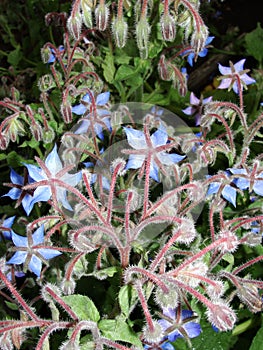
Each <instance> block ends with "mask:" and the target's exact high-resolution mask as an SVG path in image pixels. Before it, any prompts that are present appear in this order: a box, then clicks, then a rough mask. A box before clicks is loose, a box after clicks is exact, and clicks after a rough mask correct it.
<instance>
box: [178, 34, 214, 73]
mask: <svg viewBox="0 0 263 350" xmlns="http://www.w3.org/2000/svg"><path fill="white" fill-rule="evenodd" d="M214 38H215V37H214V36H209V37H208V38H207V39H206V42H205V48H204V49H203V50H202V51H200V52H199V53H198V55H196V53H195V50H194V49H186V50H184V51H183V52H182V53H181V56H187V62H188V63H189V64H190V66H191V67H193V65H194V59H195V60H196V58H197V57H198V56H199V57H205V56H206V55H207V53H208V47H209V44H211V42H212V41H213V40H214Z"/></svg>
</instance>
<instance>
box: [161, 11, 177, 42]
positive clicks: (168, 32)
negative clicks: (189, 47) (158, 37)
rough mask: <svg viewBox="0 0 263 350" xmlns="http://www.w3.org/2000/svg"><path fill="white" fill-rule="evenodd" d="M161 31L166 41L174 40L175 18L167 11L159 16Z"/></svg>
mask: <svg viewBox="0 0 263 350" xmlns="http://www.w3.org/2000/svg"><path fill="white" fill-rule="evenodd" d="M160 22H161V31H162V36H163V39H164V40H166V41H174V39H175V19H174V17H172V16H171V15H170V14H169V13H164V14H163V15H162V16H161V20H160Z"/></svg>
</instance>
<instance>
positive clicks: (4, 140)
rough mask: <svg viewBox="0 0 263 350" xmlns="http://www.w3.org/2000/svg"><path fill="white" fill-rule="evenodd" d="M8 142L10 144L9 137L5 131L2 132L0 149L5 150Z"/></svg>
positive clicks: (0, 134)
mask: <svg viewBox="0 0 263 350" xmlns="http://www.w3.org/2000/svg"><path fill="white" fill-rule="evenodd" d="M8 144H9V137H8V136H7V135H6V134H5V133H3V132H1V133H0V149H1V150H3V151H4V150H5V149H7V147H8Z"/></svg>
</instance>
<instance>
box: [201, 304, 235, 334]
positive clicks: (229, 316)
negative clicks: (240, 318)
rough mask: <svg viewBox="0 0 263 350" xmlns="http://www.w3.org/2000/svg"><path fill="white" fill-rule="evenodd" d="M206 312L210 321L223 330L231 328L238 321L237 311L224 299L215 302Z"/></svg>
mask: <svg viewBox="0 0 263 350" xmlns="http://www.w3.org/2000/svg"><path fill="white" fill-rule="evenodd" d="M206 314H207V318H208V321H209V322H210V323H212V325H213V326H215V327H217V328H218V329H219V330H220V331H223V332H225V331H229V330H231V329H232V328H233V327H234V324H235V322H236V314H235V312H234V311H233V310H232V309H231V308H230V307H229V306H228V305H227V303H226V302H225V301H224V300H222V301H217V302H216V303H214V304H213V306H212V307H211V308H209V309H208V310H207V312H206Z"/></svg>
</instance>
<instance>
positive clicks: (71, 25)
mask: <svg viewBox="0 0 263 350" xmlns="http://www.w3.org/2000/svg"><path fill="white" fill-rule="evenodd" d="M67 27H68V31H69V32H70V34H71V35H72V37H73V38H74V39H75V40H79V38H80V34H81V27H82V15H81V12H80V7H79V8H78V9H76V10H75V11H72V13H71V16H70V17H69V18H68V20H67Z"/></svg>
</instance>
